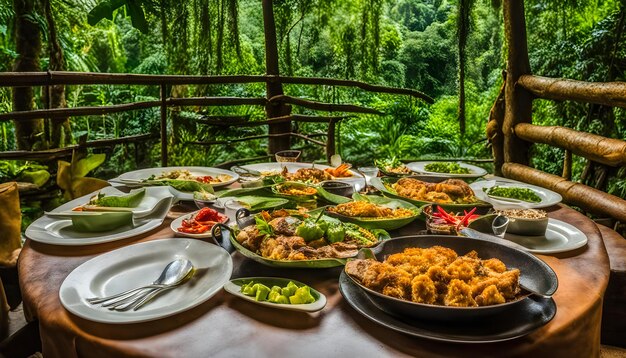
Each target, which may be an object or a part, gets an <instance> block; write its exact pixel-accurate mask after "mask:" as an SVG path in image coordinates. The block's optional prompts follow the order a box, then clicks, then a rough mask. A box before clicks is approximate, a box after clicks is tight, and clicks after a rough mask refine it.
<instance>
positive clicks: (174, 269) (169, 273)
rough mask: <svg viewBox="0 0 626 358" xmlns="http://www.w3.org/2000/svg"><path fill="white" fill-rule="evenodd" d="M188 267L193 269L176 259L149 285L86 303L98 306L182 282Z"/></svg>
mask: <svg viewBox="0 0 626 358" xmlns="http://www.w3.org/2000/svg"><path fill="white" fill-rule="evenodd" d="M189 266H191V268H193V265H192V264H191V262H190V261H189V260H187V259H176V260H174V261H172V262H170V263H169V264H167V266H165V268H164V269H163V272H161V275H160V276H159V277H158V278H157V279H156V280H155V281H154V282H153V283H151V284H149V285H145V286H142V287H137V288H133V289H130V290H128V291H124V292H121V293H118V294H115V295H111V296H107V297H92V298H88V299H87V302H89V303H91V304H98V303H102V302H106V301H109V300H112V299H115V298H118V297H123V296H128V297H131V296H134V295H135V294H136V293H137V291H141V290H144V289H148V288H157V287H160V286H164V285H168V284H172V283H175V282H177V281H180V280H182V279H183V278H184V277H185V276H186V275H187V274H188V273H189V268H188V267H189ZM131 293H132V295H131ZM128 297H125V298H128Z"/></svg>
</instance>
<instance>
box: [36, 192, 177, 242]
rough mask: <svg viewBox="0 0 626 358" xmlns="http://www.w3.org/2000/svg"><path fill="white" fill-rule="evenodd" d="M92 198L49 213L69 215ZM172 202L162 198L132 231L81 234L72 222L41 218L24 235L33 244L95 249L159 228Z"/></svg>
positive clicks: (169, 197) (167, 197)
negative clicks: (65, 213)
mask: <svg viewBox="0 0 626 358" xmlns="http://www.w3.org/2000/svg"><path fill="white" fill-rule="evenodd" d="M92 196H93V193H91V194H88V195H85V196H82V197H80V198H77V199H74V200H72V201H70V202H67V203H65V204H63V205H61V206H59V207H58V208H56V209H54V210H52V212H64V211H69V210H71V209H72V208H74V207H76V206H79V205H82V204H85V203H86V202H87V201H88V200H89V198H91V197H92ZM172 200H173V197H172V196H171V195H170V196H166V197H164V198H162V199H161V201H160V202H159V203H158V204H157V205H156V206H155V208H154V210H153V211H152V212H151V213H150V214H148V215H146V216H144V217H142V218H140V219H136V220H135V226H134V227H133V226H131V225H125V226H121V227H118V228H116V229H114V230H110V231H103V232H80V231H76V230H74V229H73V226H72V220H67V219H65V220H63V219H58V218H53V217H50V216H47V215H44V216H42V217H40V218H39V219H37V220H35V221H34V222H33V223H32V224H30V225H29V226H28V228H26V233H25V235H26V237H28V238H29V239H31V240H33V241H38V242H41V243H44V244H51V245H64V246H80V245H95V244H100V243H104V242H110V241H116V240H121V239H126V238H129V237H133V236H136V235H141V234H144V233H146V232H148V231H150V230H153V229H155V228H157V227H159V226H160V225H161V223H162V222H163V219H164V218H165V216H166V215H167V212H168V211H169V210H170V206H171V205H172Z"/></svg>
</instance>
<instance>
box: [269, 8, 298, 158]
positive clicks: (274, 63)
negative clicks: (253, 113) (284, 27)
mask: <svg viewBox="0 0 626 358" xmlns="http://www.w3.org/2000/svg"><path fill="white" fill-rule="evenodd" d="M262 5H263V28H264V30H265V72H266V74H267V75H271V76H276V77H268V78H267V79H266V81H267V82H266V91H267V99H268V102H267V104H266V106H265V112H266V114H267V118H268V119H271V118H275V117H283V116H288V115H289V114H291V107H290V106H289V105H287V104H285V103H282V102H278V103H270V102H269V99H270V98H272V97H275V96H280V95H283V94H284V93H283V86H282V83H281V81H280V79H279V78H278V76H279V75H280V72H279V68H278V45H277V42H276V22H275V21H274V7H273V5H272V0H263V1H262ZM268 132H269V134H270V139H269V147H268V152H269V154H273V153H276V152H278V151H281V150H285V149H289V147H290V143H291V141H290V136H289V135H285V136H275V137H273V136H271V135H272V134H283V133H291V122H281V123H275V124H270V125H269V129H268Z"/></svg>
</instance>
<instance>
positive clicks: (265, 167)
mask: <svg viewBox="0 0 626 358" xmlns="http://www.w3.org/2000/svg"><path fill="white" fill-rule="evenodd" d="M281 164H282V165H281ZM283 166H284V167H287V170H288V171H289V172H290V173H295V172H296V171H297V170H298V169H302V168H317V169H321V170H324V169H329V168H332V167H331V166H328V165H324V164H314V163H300V162H297V163H277V162H270V163H256V164H247V165H241V167H242V168H244V169H249V170H256V171H258V172H261V173H263V174H267V175H272V174H280V172H281V171H282V170H283ZM350 171H351V173H352V176H350V177H345V178H335V180H351V179H355V178H358V179H362V178H363V177H362V176H360V175H358V174H356V173H355V172H354V171H353V170H352V169H350Z"/></svg>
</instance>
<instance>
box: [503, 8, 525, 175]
mask: <svg viewBox="0 0 626 358" xmlns="http://www.w3.org/2000/svg"><path fill="white" fill-rule="evenodd" d="M502 4H503V11H504V24H505V34H506V40H507V43H508V59H507V67H506V71H507V78H506V86H505V102H506V109H505V113H504V123H503V128H502V132H503V133H504V161H505V162H515V163H521V164H528V161H529V147H530V143H528V142H525V141H523V140H521V139H519V138H517V137H516V136H515V133H514V131H513V128H514V127H515V125H516V124H518V123H522V122H527V123H530V121H531V113H532V96H531V94H530V93H529V92H528V91H526V90H525V89H523V88H521V87H516V84H517V81H518V79H519V78H520V76H522V75H526V74H529V73H530V63H529V62H528V46H527V43H526V20H525V15H524V1H523V0H507V1H503V3H502Z"/></svg>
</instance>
